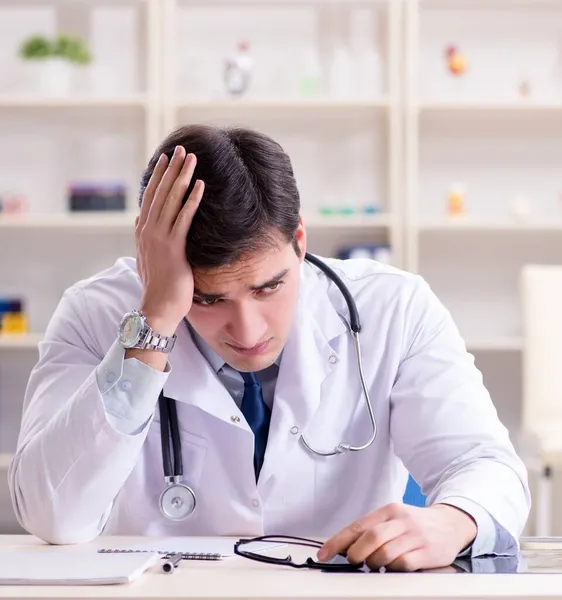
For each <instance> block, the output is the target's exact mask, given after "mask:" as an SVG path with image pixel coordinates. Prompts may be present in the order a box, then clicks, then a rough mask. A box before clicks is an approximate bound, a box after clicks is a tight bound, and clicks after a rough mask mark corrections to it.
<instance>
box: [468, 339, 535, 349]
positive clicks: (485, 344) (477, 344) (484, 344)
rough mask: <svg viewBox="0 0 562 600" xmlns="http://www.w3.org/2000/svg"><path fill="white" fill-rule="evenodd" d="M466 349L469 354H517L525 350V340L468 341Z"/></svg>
mask: <svg viewBox="0 0 562 600" xmlns="http://www.w3.org/2000/svg"><path fill="white" fill-rule="evenodd" d="M466 347H467V349H468V351H469V352H496V351H497V352H502V351H510V352H511V351H513V352H517V351H520V350H521V349H522V348H523V339H522V338H519V337H512V338H511V337H498V338H489V339H486V338H483V339H474V340H470V339H469V340H467V341H466Z"/></svg>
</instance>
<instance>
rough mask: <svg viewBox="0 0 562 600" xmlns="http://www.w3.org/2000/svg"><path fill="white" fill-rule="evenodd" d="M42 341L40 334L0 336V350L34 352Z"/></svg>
mask: <svg viewBox="0 0 562 600" xmlns="http://www.w3.org/2000/svg"><path fill="white" fill-rule="evenodd" d="M42 339H43V334H42V333H22V334H17V335H16V334H13V335H9V334H0V350H2V349H3V350H16V349H20V350H35V349H37V345H38V344H39V342H40V341H41V340H42Z"/></svg>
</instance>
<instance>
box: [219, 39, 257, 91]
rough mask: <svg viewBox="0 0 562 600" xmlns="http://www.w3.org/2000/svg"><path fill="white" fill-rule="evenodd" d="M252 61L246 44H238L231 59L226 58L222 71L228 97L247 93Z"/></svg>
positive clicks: (248, 46) (252, 65)
mask: <svg viewBox="0 0 562 600" xmlns="http://www.w3.org/2000/svg"><path fill="white" fill-rule="evenodd" d="M253 67H254V60H253V58H252V56H251V54H250V45H249V43H248V42H240V43H239V44H238V50H237V52H236V54H235V55H234V56H233V57H232V58H228V59H227V60H226V63H225V69H224V82H225V86H226V91H227V93H228V94H229V95H230V96H241V95H242V94H245V93H247V91H248V89H249V88H250V84H251V79H252V70H253Z"/></svg>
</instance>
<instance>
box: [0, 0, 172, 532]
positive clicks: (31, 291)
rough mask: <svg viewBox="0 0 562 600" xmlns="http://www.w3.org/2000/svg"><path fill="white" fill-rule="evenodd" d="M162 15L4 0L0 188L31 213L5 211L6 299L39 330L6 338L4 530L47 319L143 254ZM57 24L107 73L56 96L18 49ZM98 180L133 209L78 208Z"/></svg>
mask: <svg viewBox="0 0 562 600" xmlns="http://www.w3.org/2000/svg"><path fill="white" fill-rule="evenodd" d="M160 12H161V0H94V1H92V2H76V1H75V0H0V32H1V34H2V43H1V44H0V64H1V65H2V69H1V70H2V77H1V78H0V130H1V131H2V136H1V138H0V161H1V162H2V172H1V174H0V196H1V195H3V194H5V193H15V194H18V195H23V196H24V197H25V199H26V203H27V209H28V210H27V213H25V214H21V215H5V214H0V246H1V247H2V258H0V295H1V296H14V297H23V298H24V301H25V308H26V312H27V314H28V318H29V322H30V331H31V332H30V333H29V334H26V335H12V336H8V335H1V336H0V533H7V532H10V533H11V532H13V533H16V532H20V531H21V528H19V526H18V525H17V523H16V521H15V517H14V516H13V513H12V510H11V503H10V500H9V495H8V491H7V486H6V471H7V468H8V464H9V460H10V458H11V453H12V452H13V451H14V450H15V444H16V441H17V434H18V429H19V420H20V418H21V408H22V401H23V397H24V393H25V386H26V382H27V378H28V377H29V373H30V371H31V369H32V367H33V365H34V363H35V362H36V360H37V345H38V343H39V341H40V340H41V339H42V337H43V333H42V332H44V331H45V328H46V326H47V324H48V321H49V318H50V315H51V314H52V312H53V310H54V309H55V307H56V305H57V303H58V301H59V299H60V296H61V294H62V292H63V291H64V289H66V288H67V287H68V286H70V285H72V283H74V282H76V281H78V280H80V279H82V278H85V277H87V276H89V275H90V274H91V273H94V272H96V271H98V270H101V269H103V268H105V267H107V266H109V265H110V264H111V263H113V262H114V261H115V259H116V258H117V257H118V256H120V255H123V254H131V253H132V252H134V236H133V224H134V216H135V214H136V205H137V198H136V195H137V194H138V181H139V178H140V173H141V170H142V169H143V168H144V165H145V164H146V161H147V158H148V156H150V155H151V154H152V152H153V151H154V148H155V147H156V145H157V143H158V142H159V140H160V137H161V135H162V126H161V120H160V117H161V112H160V92H161V87H160V76H159V72H160V60H161V59H160ZM57 32H61V33H62V32H64V33H70V34H79V35H82V36H83V37H84V38H85V39H86V40H87V41H88V43H89V45H90V48H91V49H92V51H93V54H94V56H95V57H96V60H97V61H98V66H99V67H100V69H99V70H96V69H97V67H96V69H94V68H93V69H92V71H91V73H92V79H91V80H89V79H88V78H87V77H84V76H83V74H82V75H80V76H79V77H80V79H78V80H77V81H75V84H76V85H75V86H74V89H73V93H68V94H59V95H54V94H53V93H52V91H50V93H44V92H43V91H41V88H40V87H39V86H38V81H39V80H36V82H37V84H34V85H31V83H32V79H30V78H31V77H32V76H33V75H34V74H33V73H31V72H30V73H28V72H27V69H24V67H23V66H22V65H21V63H20V62H19V60H18V58H17V49H18V46H19V44H20V43H21V40H22V39H24V38H25V37H27V36H30V35H34V34H44V35H46V36H52V35H54V34H55V33H57ZM23 74H26V77H25V78H23V77H21V76H22V75H23ZM35 75H36V74H35ZM103 81H105V82H106V84H105V85H104V84H103V83H101V84H100V82H103ZM100 90H101V92H100ZM99 181H103V182H109V183H111V184H113V183H115V182H123V183H124V184H125V185H126V187H127V191H128V195H127V209H128V212H126V213H115V214H101V213H96V214H88V213H74V214H69V213H68V210H67V187H68V185H69V184H70V183H72V182H84V183H90V182H96V183H97V182H99Z"/></svg>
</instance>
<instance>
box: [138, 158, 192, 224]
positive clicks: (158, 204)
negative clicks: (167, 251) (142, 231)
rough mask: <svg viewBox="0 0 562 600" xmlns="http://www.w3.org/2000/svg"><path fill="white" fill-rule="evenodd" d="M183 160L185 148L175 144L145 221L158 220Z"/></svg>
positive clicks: (154, 221) (152, 221)
mask: <svg viewBox="0 0 562 600" xmlns="http://www.w3.org/2000/svg"><path fill="white" fill-rule="evenodd" d="M184 161H185V148H184V147H183V146H176V149H175V151H174V155H173V156H172V160H171V161H170V163H169V165H168V168H167V169H166V172H165V173H164V176H163V177H162V179H161V180H160V182H159V183H158V187H157V188H156V191H155V193H154V198H153V200H152V203H151V205H150V208H149V211H148V217H147V221H146V222H147V223H156V222H157V221H158V219H159V217H160V213H161V211H162V208H163V206H164V204H165V203H166V199H167V198H168V194H169V193H170V190H171V189H172V186H173V185H174V182H175V181H176V179H177V177H178V175H179V173H180V171H181V169H182V167H183V164H184Z"/></svg>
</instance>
